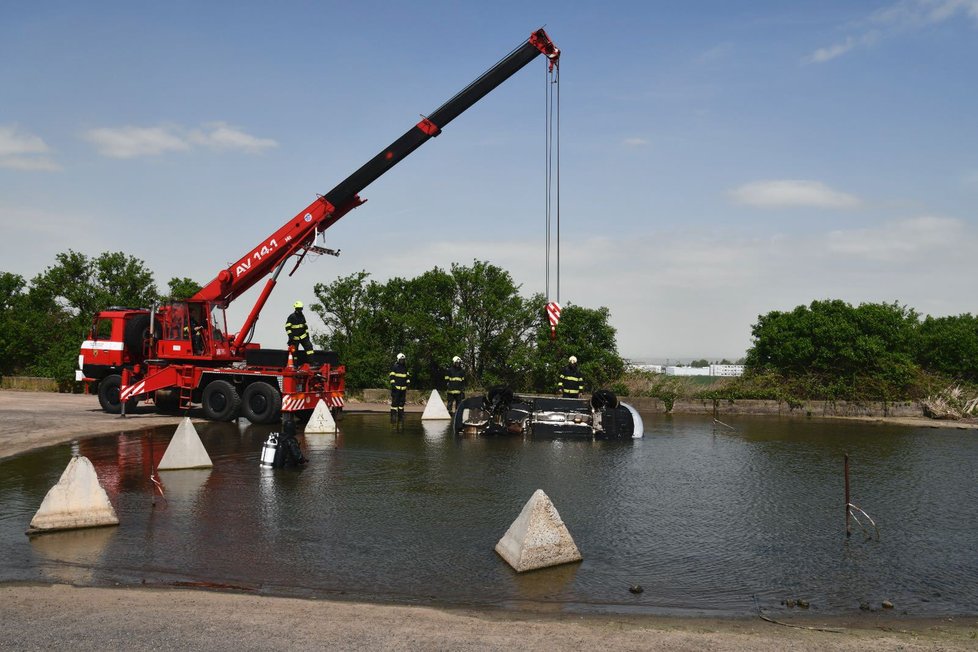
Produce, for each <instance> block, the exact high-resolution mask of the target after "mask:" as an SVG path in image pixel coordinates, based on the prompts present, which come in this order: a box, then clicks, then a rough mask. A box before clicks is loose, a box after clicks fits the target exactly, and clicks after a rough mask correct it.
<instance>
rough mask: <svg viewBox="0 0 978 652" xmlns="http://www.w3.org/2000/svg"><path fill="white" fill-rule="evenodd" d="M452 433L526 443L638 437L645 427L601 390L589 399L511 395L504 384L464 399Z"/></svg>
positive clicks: (631, 411)
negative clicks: (509, 438)
mask: <svg viewBox="0 0 978 652" xmlns="http://www.w3.org/2000/svg"><path fill="white" fill-rule="evenodd" d="M452 429H453V431H454V432H455V433H457V434H468V435H487V436H492V435H502V436H522V437H526V438H531V439H616V440H623V439H638V438H640V437H642V435H643V433H644V432H645V424H644V423H643V422H642V417H641V415H639V413H638V411H637V410H636V409H635V408H633V407H632V406H631V405H628V404H627V403H622V402H620V401H619V400H618V397H617V396H615V394H614V393H613V392H611V391H608V390H606V389H602V390H598V391H596V392H594V393H593V394H592V395H591V396H590V398H558V397H554V396H539V395H531V394H515V393H513V391H512V390H511V389H509V388H508V387H504V386H497V387H493V388H491V389H490V390H489V391H488V392H487V393H486V394H485V395H484V396H472V397H470V398H467V399H464V400H463V401H462V402H461V404H460V405H459V407H458V410H456V411H455V416H454V420H453V422H452Z"/></svg>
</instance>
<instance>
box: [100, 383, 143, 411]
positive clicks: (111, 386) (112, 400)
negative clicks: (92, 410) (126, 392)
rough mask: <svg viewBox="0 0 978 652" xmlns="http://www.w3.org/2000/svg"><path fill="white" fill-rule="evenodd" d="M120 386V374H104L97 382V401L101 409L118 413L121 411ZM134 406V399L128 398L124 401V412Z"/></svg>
mask: <svg viewBox="0 0 978 652" xmlns="http://www.w3.org/2000/svg"><path fill="white" fill-rule="evenodd" d="M121 388H122V376H120V375H119V374H112V375H111V376H106V377H105V378H103V379H102V380H101V381H99V384H98V403H99V405H101V406H102V410H103V411H105V412H108V413H109V414H120V413H121V412H122V401H120V400H119V391H120V389H121ZM135 407H136V401H134V400H132V399H129V400H128V401H126V412H131V411H132V410H133V409H135Z"/></svg>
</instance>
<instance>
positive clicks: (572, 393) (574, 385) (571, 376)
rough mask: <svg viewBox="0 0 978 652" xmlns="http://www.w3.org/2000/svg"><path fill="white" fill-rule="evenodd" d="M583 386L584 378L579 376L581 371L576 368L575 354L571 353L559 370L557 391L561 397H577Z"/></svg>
mask: <svg viewBox="0 0 978 652" xmlns="http://www.w3.org/2000/svg"><path fill="white" fill-rule="evenodd" d="M583 388H584V379H583V378H582V377H581V372H580V371H578V370H577V356H574V355H572V356H571V357H569V358H567V366H566V367H564V368H563V369H562V370H561V372H560V382H559V383H557V392H558V393H559V394H560V395H561V396H562V397H563V398H577V397H578V396H580V394H581V390H582V389H583Z"/></svg>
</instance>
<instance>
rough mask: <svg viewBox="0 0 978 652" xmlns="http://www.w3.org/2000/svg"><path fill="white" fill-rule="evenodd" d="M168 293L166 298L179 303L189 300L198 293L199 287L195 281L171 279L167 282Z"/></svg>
mask: <svg viewBox="0 0 978 652" xmlns="http://www.w3.org/2000/svg"><path fill="white" fill-rule="evenodd" d="M167 286H168V289H169V291H168V293H167V298H168V299H170V300H172V301H181V300H183V299H189V298H190V297H192V296H194V295H195V294H197V293H198V292H200V288H201V285H200V283H198V282H197V281H195V280H193V279H190V278H187V277H186V276H184V277H183V278H177V277H173V278H171V279H170V280H169V281H167Z"/></svg>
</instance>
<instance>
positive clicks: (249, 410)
mask: <svg viewBox="0 0 978 652" xmlns="http://www.w3.org/2000/svg"><path fill="white" fill-rule="evenodd" d="M281 409H282V395H281V394H279V391H278V389H276V388H275V387H272V386H271V385H269V384H268V383H265V382H261V381H258V382H254V383H251V384H250V385H248V386H247V387H245V391H244V393H243V394H242V395H241V414H242V415H243V416H244V418H246V419H247V420H248V421H251V422H252V423H275V422H276V421H277V420H278V417H279V412H280V411H281Z"/></svg>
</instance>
